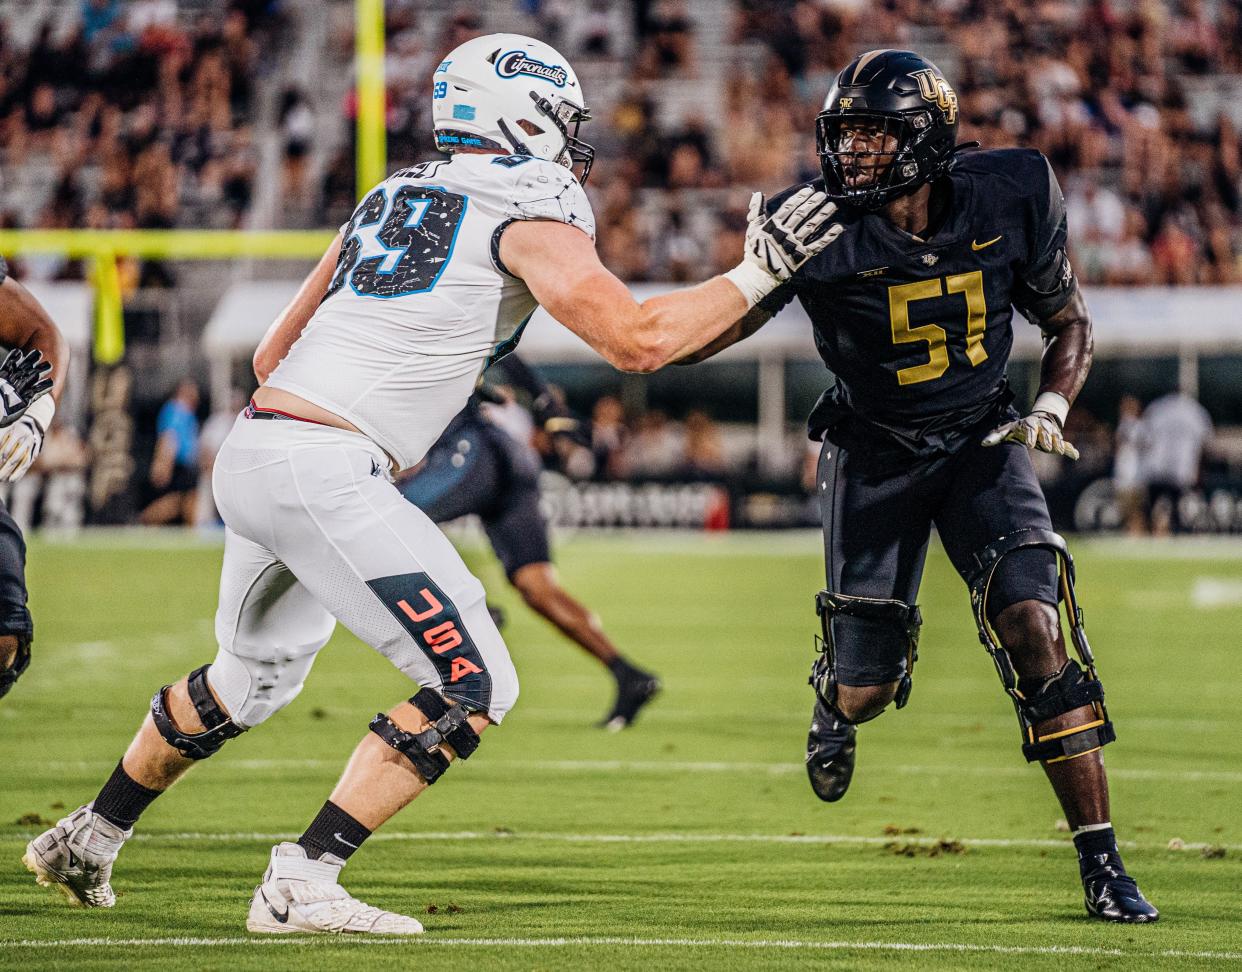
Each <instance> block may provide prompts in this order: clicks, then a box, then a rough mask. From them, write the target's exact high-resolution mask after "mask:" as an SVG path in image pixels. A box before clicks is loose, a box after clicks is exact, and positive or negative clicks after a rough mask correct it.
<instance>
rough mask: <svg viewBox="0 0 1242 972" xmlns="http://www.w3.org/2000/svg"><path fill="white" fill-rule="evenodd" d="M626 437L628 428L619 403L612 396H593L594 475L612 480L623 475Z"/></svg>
mask: <svg viewBox="0 0 1242 972" xmlns="http://www.w3.org/2000/svg"><path fill="white" fill-rule="evenodd" d="M629 440H630V430H629V429H628V428H627V427H626V424H625V410H624V409H623V408H622V407H621V403H620V402H619V401H617V399H616V398H614V397H613V396H611V395H604V396H601V397H600V398H598V399H596V400H595V406H594V408H593V409H592V410H591V452H592V453H594V455H595V475H596V477H597V478H599V479H615V478H619V477H620V476H622V475H623V474H624V471H625V464H624V456H625V450H626V447H627V446H628V445H629Z"/></svg>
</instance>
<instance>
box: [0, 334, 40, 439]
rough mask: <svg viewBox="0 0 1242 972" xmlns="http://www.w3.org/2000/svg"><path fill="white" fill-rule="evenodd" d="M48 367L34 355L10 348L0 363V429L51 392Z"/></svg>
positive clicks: (37, 353)
mask: <svg viewBox="0 0 1242 972" xmlns="http://www.w3.org/2000/svg"><path fill="white" fill-rule="evenodd" d="M51 372H52V363H51V362H50V361H45V360H43V355H42V354H40V353H39V352H38V351H19V350H18V349H16V348H14V349H13V350H12V351H10V352H9V353H8V356H7V357H6V358H5V359H4V361H2V362H0V429H2V428H4V427H5V426H8V425H12V424H13V423H14V422H16V421H17V420H18V419H19V418H21V417H22V416H23V415H24V414H25V413H26V409H28V408H30V406H31V405H33V404H34V403H35V402H36V401H37V400H38V399H40V398H42V397H43V396H44V395H46V394H47V393H48V392H50V391H51V390H52V379H51V377H50V375H51Z"/></svg>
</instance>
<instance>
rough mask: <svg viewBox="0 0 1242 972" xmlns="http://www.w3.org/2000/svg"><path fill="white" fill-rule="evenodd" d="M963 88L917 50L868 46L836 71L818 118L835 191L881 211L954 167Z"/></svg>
mask: <svg viewBox="0 0 1242 972" xmlns="http://www.w3.org/2000/svg"><path fill="white" fill-rule="evenodd" d="M957 116H958V107H957V94H956V93H955V92H954V91H953V89H952V88H951V87H950V86H949V83H948V82H947V81H945V79H944V76H943V75H942V74H941V73H940V69H939V68H938V67H936V65H934V64H932V62H931V61H929V60H927V59H926V58H924V57H920V56H919V55H918V54H915V53H914V52H913V51H885V50H880V51H868V52H867V53H865V54H860V55H858V57H856V58H854V60H852V61H851V62H850V63H849V64H848V65H847V66H846V68H845V70H844V71H842V72H841V73H840V74H839V75H837V79H836V81H835V82H834V83H833V85H832V89H831V90H830V91H829V92H828V97H827V98H826V99H825V100H824V107H823V110H822V111H821V112H820V113H819V115H818V116H816V119H815V148H816V151H817V153H818V154H819V164H820V168H821V169H822V170H823V173H824V182H825V184H826V186H827V192H828V195H829V196H830V197H831V198H833V199H835V200H837V201H838V202H840V203H846V204H850V205H854V206H859V207H861V208H863V209H868V210H875V209H879V208H880V207H881V206H884V205H885V204H887V203H889V202H891V201H892V200H894V199H897V198H898V197H900V196H904V195H907V194H909V193H911V192H914V191H915V190H916V189H918V187H919V186H921V185H923V184H925V183H928V182H932V181H933V180H935V179H938V178H939V177H940V176H942V175H944V174H945V173H946V172H948V171H949V169H951V168H952V167H953V162H954V158H955V156H954V152H955V149H956V148H957Z"/></svg>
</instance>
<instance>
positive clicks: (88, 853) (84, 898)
mask: <svg viewBox="0 0 1242 972" xmlns="http://www.w3.org/2000/svg"><path fill="white" fill-rule="evenodd" d="M131 834H133V830H122V829H121V828H120V827H118V826H116V824H114V823H111V822H110V821H107V820H105V819H104V818H103V817H101V816H99V814H97V813H95V811H94V810H92V809H91V808H90V806H89V805H88V806H85V807H78V809H76V810H74V811H73V813H71V814H69V816H67V817H65V819H64V820H61V821H60V822H59V823H57V824H56V826H55V827H53V828H52V829H51V830H48V831H46V832H44V833H42V834H40V835H39V836H38V837H36V838H35V839H34V840H32V841H31V842H30V843H29V844H27V845H26V854H25V856H24V857H22V863H23V864H25V865H26V869H27V870H28V871H30V872H31V873H32V874H33V875H34V876H35V880H36V881H37V882H38V883H39V884H41V885H43V887H45V888H56V889H57V890H58V891H60V893H61V894H63V895H64V896H65V897H66V898H67V899H68V901H69V903H70V904H72V905H81V906H82V907H84V908H111V907H112V906H113V905H115V904H116V895H115V894H113V893H112V885H111V884H109V883H108V882H109V881H110V880H111V878H112V862H113V861H115V860H116V856H117V854H119V853H120V851H121V846H122V845H123V844H124V843H125V841H126V840H128V839H129V837H130V835H131Z"/></svg>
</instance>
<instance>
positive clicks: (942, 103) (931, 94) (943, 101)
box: [913, 70, 957, 125]
mask: <svg viewBox="0 0 1242 972" xmlns="http://www.w3.org/2000/svg"><path fill="white" fill-rule="evenodd" d="M913 77H914V79H915V80H916V81H918V83H919V94H920V95H922V96H923V100H924V101H932V102H935V103H936V104H937V105H938V106H939V107H940V110H941V111H943V112H944V120H945V121H946V122H948V123H949V124H950V125H952V124H953V123H954V122H955V121H957V92H956V91H954V90H953V89H952V88H951V87H949V82H948V81H946V80H945V79H944V78H941V77H937V75H936V73H935V72H934V71H931V70H923V71H915V72H914V74H913Z"/></svg>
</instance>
